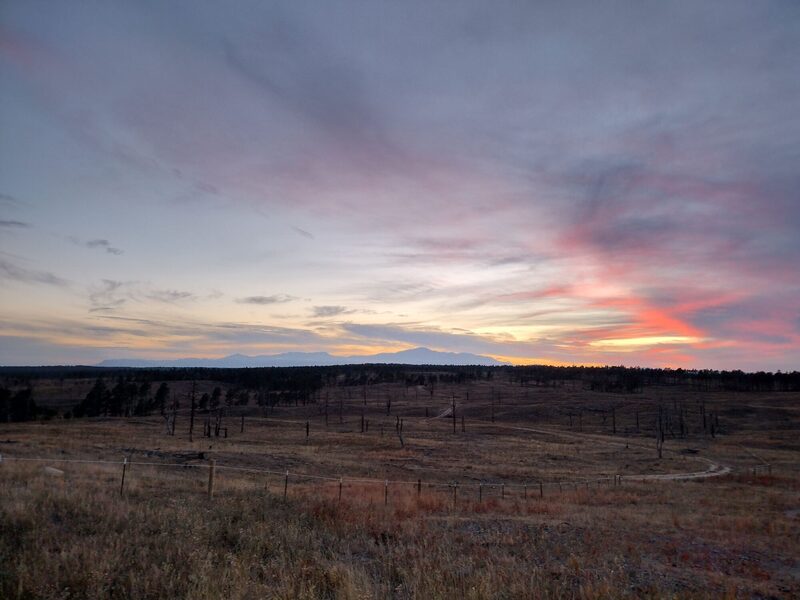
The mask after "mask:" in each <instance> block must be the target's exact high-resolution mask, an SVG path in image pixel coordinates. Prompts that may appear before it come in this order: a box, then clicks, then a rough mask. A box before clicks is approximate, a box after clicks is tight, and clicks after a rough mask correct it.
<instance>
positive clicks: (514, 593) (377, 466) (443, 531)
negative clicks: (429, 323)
mask: <svg viewBox="0 0 800 600" xmlns="http://www.w3.org/2000/svg"><path fill="white" fill-rule="evenodd" d="M51 385H52V387H53V388H55V387H57V386H58V385H65V386H66V387H65V388H64V389H72V390H74V392H75V394H76V395H80V394H82V393H85V392H84V391H83V388H82V387H81V386H83V387H88V386H91V382H90V381H86V382H82V383H81V382H72V383H69V382H68V383H67V384H62V383H61V382H51ZM190 385H191V383H190V382H182V383H181V385H180V386H175V385H173V389H174V391H175V393H178V394H186V393H188V391H189V389H190ZM215 385H216V383H215V382H213V381H205V382H199V383H198V385H197V392H198V393H201V392H203V391H210V390H211V389H212V388H213V387H214V386H215ZM454 400H455V403H456V419H455V420H454V419H453V418H452V414H451V413H450V412H449V411H451V410H452V405H453V401H454ZM387 405H388V406H387ZM183 406H184V408H182V409H181V410H180V411H179V413H178V417H177V425H176V433H175V435H174V436H172V435H166V433H165V421H164V419H163V418H162V417H161V416H152V417H136V418H115V419H110V418H97V419H70V420H52V421H46V422H40V423H19V424H3V425H0V452H2V453H3V455H4V456H5V457H6V458H7V459H10V458H16V459H19V458H35V457H49V458H50V459H67V460H109V461H114V462H113V464H111V463H110V464H90V463H74V462H57V461H56V460H50V461H44V462H28V461H19V460H5V461H4V462H3V463H2V464H0V595H1V596H3V597H8V598H17V597H18V598H39V597H43V598H109V597H119V598H165V597H170V598H179V597H185V598H220V597H226V598H257V597H279V598H296V597H307V598H318V597H330V598H605V597H630V598H640V597H653V598H661V597H697V598H717V597H730V598H736V597H740V598H753V597H755V598H789V597H796V596H798V595H800V518H799V517H800V512H799V511H800V461H798V457H800V439H798V433H799V432H800V396H798V394H795V393H775V394H770V393H730V392H701V391H696V390H691V389H688V388H683V387H679V386H670V387H666V386H664V387H647V388H645V389H644V390H643V391H642V392H641V393H636V394H625V395H622V394H610V393H599V392H593V391H590V390H587V389H586V388H585V387H584V386H582V385H580V384H579V383H576V382H564V383H561V384H558V385H555V386H548V387H544V386H542V387H537V386H530V387H527V386H526V387H522V386H519V385H513V384H512V383H511V382H505V381H491V382H489V381H481V382H473V383H467V384H452V385H440V386H437V387H436V388H435V389H434V390H433V393H431V390H430V389H429V388H426V387H422V386H418V387H417V386H410V387H407V386H403V385H395V384H381V385H374V386H368V387H364V388H358V387H357V388H353V387H348V388H344V387H335V386H334V387H329V388H325V389H323V390H321V391H320V392H318V393H317V394H316V395H315V397H314V398H313V401H312V402H307V403H306V404H305V405H303V404H302V403H298V404H297V405H294V404H293V405H283V406H280V407H273V408H269V409H267V408H265V407H257V406H241V407H230V408H228V409H226V416H225V417H224V420H223V426H224V428H227V433H228V436H227V437H224V435H223V436H220V437H215V436H212V437H210V438H209V437H204V436H203V435H202V430H203V426H202V423H203V420H204V418H205V415H203V414H200V413H198V415H197V416H196V419H195V427H194V435H193V436H192V440H191V441H190V439H189V435H188V426H189V416H188V412H187V410H186V409H185V406H186V404H185V403H184V404H183ZM326 407H327V408H326ZM659 407H661V410H662V411H666V410H671V411H672V419H671V421H670V429H671V432H667V434H666V436H665V445H664V450H663V453H662V457H661V458H659V457H658V454H657V451H656V444H655V429H654V426H655V421H656V418H657V414H658V411H659ZM679 413H680V414H683V416H684V421H685V422H684V431H683V433H681V432H680V431H679V429H678V425H677V418H676V416H675V415H677V414H679ZM703 413H705V414H706V421H707V423H706V428H705V429H704V427H703ZM712 415H714V417H713V418H714V419H715V423H716V421H718V422H719V425H718V428H716V429H715V434H714V437H712V436H711V435H710V432H709V427H708V421H709V420H710V419H712ZM362 416H363V420H364V424H365V425H364V429H365V431H363V432H362ZM462 416H463V426H462V420H461V418H462ZM242 417H244V431H242ZM398 419H402V428H403V429H402V442H401V439H400V437H401V436H399V435H398V434H397V424H398ZM367 421H368V422H369V425H368V428H367V426H366V423H367ZM637 421H638V426H637ZM306 423H308V436H306ZM454 424H455V432H454ZM123 456H124V457H128V458H129V460H130V461H132V462H133V463H134V464H133V465H132V466H131V467H130V468H129V469H128V470H127V472H126V481H125V489H124V493H123V494H122V495H121V494H120V483H121V482H120V477H121V473H122V467H121V461H122V457H123ZM211 459H213V460H215V461H216V465H217V468H216V472H215V494H214V497H213V498H209V497H208V495H207V484H208V470H209V468H208V465H209V464H210V463H209V461H210V460H211ZM136 463H155V464H149V465H144V464H136ZM160 464H162V465H167V464H169V465H176V464H177V465H181V466H180V467H175V466H169V467H167V466H158V465H160ZM225 466H228V467H234V466H235V467H238V468H247V469H250V470H248V471H242V470H231V469H224V468H222V467H225ZM45 467H55V468H57V469H59V470H60V471H62V472H63V473H62V474H52V473H48V472H46V471H45ZM754 468H755V469H757V471H756V473H755V474H754V472H753V469H754ZM286 470H289V471H290V472H291V477H290V480H289V485H288V488H287V489H286V492H287V493H286V497H285V498H284V484H285V476H284V475H283V473H285V471H286ZM702 472H707V473H705V475H713V476H704V477H698V478H692V479H683V477H685V476H686V475H687V474H693V473H702ZM617 475H621V476H622V481H621V485H614V484H613V483H614V477H615V476H617ZM664 475H671V476H673V478H672V479H666V478H663V476H664ZM306 476H309V477H306ZM310 476H324V477H327V478H329V479H314V478H312V477H310ZM340 476H341V477H343V483H342V488H341V490H342V491H341V499H340V496H339V481H338V478H339V477H340ZM386 480H388V481H390V484H389V486H388V487H387V486H386V484H385V483H384V482H385V481H386ZM417 482H421V483H422V487H421V489H420V488H418V487H417ZM455 484H458V487H457V488H455ZM539 484H542V487H541V488H540V487H539Z"/></svg>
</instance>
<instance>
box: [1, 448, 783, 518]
mask: <svg viewBox="0 0 800 600" xmlns="http://www.w3.org/2000/svg"><path fill="white" fill-rule="evenodd" d="M3 462H20V463H26V462H31V463H51V464H52V463H64V464H84V465H90V464H94V465H106V466H117V467H119V468H120V474H121V476H120V484H119V493H120V495H123V494H124V492H125V478H126V475H127V474H128V469H129V468H130V467H134V466H145V467H156V468H164V469H196V470H202V469H207V470H208V485H207V492H206V493H207V495H208V497H209V498H213V496H214V491H215V481H216V480H215V476H216V473H217V472H218V471H229V472H235V473H243V474H251V475H257V476H265V477H273V478H274V477H277V478H279V480H280V481H281V483H282V495H283V498H284V499H286V498H287V497H288V495H289V489H290V486H292V485H296V484H298V483H300V482H302V481H306V482H308V481H310V482H314V483H316V484H319V485H327V486H331V487H333V489H334V491H336V490H338V499H339V500H342V496H343V493H344V489H345V486H346V485H348V484H364V485H370V486H372V485H374V486H376V487H377V488H382V491H383V501H384V504H387V505H388V504H389V501H390V497H391V493H390V490H396V489H399V488H405V489H410V490H412V491H416V494H417V496H418V497H420V496H421V495H422V492H423V489H425V490H431V489H433V490H437V489H438V490H439V491H445V492H447V491H450V493H452V498H453V503H454V504H455V503H456V502H457V500H458V498H459V497H461V498H466V497H471V498H473V499H477V500H478V501H479V502H480V501H483V499H484V495H485V494H486V493H488V492H491V491H494V492H498V491H499V497H500V498H501V499H504V498H506V497H507V496H511V495H516V497H518V498H524V499H528V498H535V497H539V498H544V497H545V495H546V494H547V495H552V494H555V493H560V492H565V491H577V490H579V489H590V488H591V486H592V485H594V486H595V487H600V486H609V487H618V486H622V485H623V483H625V482H628V483H638V482H642V483H645V482H647V481H675V480H681V479H692V478H697V477H700V476H714V475H723V474H725V473H727V472H729V471H728V470H724V471H714V470H712V471H706V472H700V473H688V474H687V473H683V474H652V475H620V474H617V475H602V476H597V477H591V478H582V479H564V480H557V481H544V480H536V481H530V482H526V483H507V482H493V481H478V482H474V483H462V482H456V481H452V482H438V481H434V482H424V481H423V480H422V479H421V478H419V479H417V480H390V479H378V478H370V477H345V476H342V475H338V476H331V475H316V474H309V473H300V472H296V471H290V470H274V469H262V468H255V467H246V466H238V465H230V464H218V463H217V462H216V460H214V459H212V460H209V461H208V462H207V463H165V462H155V461H137V460H130V459H129V458H127V457H126V458H123V459H122V460H121V461H120V460H96V459H72V458H50V457H14V456H4V455H2V454H0V467H1V466H2V463H3ZM747 471H748V472H752V474H753V475H756V474H758V473H764V472H766V473H768V474H770V475H771V474H772V465H771V464H761V465H758V466H755V467H752V468H749V469H747Z"/></svg>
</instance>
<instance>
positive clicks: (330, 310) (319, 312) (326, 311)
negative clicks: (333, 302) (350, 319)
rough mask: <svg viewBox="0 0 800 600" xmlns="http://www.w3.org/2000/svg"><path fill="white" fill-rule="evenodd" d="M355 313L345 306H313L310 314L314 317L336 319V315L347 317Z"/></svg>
mask: <svg viewBox="0 0 800 600" xmlns="http://www.w3.org/2000/svg"><path fill="white" fill-rule="evenodd" d="M354 312H356V310H354V309H348V308H347V307H346V306H315V307H314V308H313V309H312V313H313V315H314V316H315V317H336V316H338V315H349V314H353V313H354Z"/></svg>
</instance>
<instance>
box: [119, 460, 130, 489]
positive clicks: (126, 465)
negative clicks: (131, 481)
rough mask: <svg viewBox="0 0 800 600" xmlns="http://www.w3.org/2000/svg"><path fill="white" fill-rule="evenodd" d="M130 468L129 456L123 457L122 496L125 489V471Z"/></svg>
mask: <svg viewBox="0 0 800 600" xmlns="http://www.w3.org/2000/svg"><path fill="white" fill-rule="evenodd" d="M127 470H128V457H127V456H126V457H125V458H123V459H122V483H120V484H119V495H120V496H122V492H123V490H124V489H125V471H127Z"/></svg>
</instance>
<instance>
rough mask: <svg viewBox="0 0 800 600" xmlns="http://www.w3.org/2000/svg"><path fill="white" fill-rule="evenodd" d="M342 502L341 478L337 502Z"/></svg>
mask: <svg viewBox="0 0 800 600" xmlns="http://www.w3.org/2000/svg"><path fill="white" fill-rule="evenodd" d="M341 501H342V478H341V477H339V502H341Z"/></svg>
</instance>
